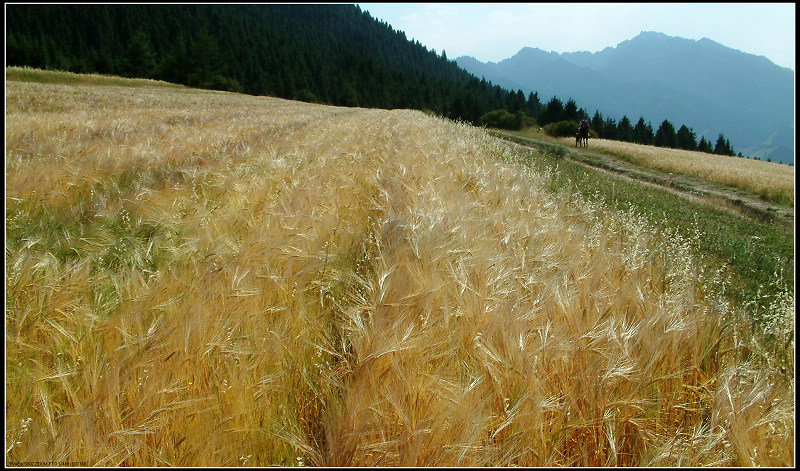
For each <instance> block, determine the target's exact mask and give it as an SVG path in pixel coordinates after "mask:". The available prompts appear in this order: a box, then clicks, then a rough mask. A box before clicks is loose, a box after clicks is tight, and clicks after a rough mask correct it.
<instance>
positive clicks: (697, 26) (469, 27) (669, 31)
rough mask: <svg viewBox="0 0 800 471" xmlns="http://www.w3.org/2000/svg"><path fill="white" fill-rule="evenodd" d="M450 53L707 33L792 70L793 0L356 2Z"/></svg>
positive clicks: (480, 54) (493, 53) (494, 57)
mask: <svg viewBox="0 0 800 471" xmlns="http://www.w3.org/2000/svg"><path fill="white" fill-rule="evenodd" d="M358 5H359V6H360V7H361V10H363V11H368V12H369V13H370V15H371V16H372V17H373V18H377V19H380V20H383V21H385V22H386V23H389V24H390V25H391V26H392V27H393V28H394V29H396V30H400V31H404V32H405V33H406V37H408V39H411V40H414V39H416V40H417V41H419V42H420V43H422V44H423V45H424V46H425V47H427V48H428V49H429V50H435V51H436V52H437V53H439V54H441V52H442V50H444V51H445V52H446V53H447V57H448V58H449V59H455V58H457V57H460V56H472V57H474V58H476V59H478V60H480V61H482V62H499V61H501V60H503V59H507V58H509V57H511V56H513V55H514V54H516V53H517V52H519V50H520V49H522V48H523V47H526V46H527V47H535V48H539V49H542V50H544V51H555V52H558V53H562V52H576V51H589V52H597V51H600V50H602V49H604V48H606V47H609V46H610V47H615V46H616V45H617V44H619V43H621V42H622V41H625V40H628V39H632V38H633V37H635V36H636V35H638V34H639V33H640V32H642V31H657V32H659V33H664V34H666V35H668V36H678V37H681V38H686V39H694V40H698V39H702V38H704V37H705V38H708V39H711V40H713V41H716V42H718V43H720V44H722V45H724V46H727V47H730V48H733V49H738V50H740V51H742V52H746V53H749V54H755V55H758V56H765V57H766V58H767V59H769V60H771V61H772V62H774V63H775V64H777V65H779V66H781V67H789V68H791V69H792V70H794V54H795V46H794V45H795V27H794V25H795V5H794V3H757V4H756V3H751V4H747V3H706V4H702V3H699V4H698V3H661V4H659V3H583V4H581V3H558V4H555V3H382V4H381V3H359V4H358Z"/></svg>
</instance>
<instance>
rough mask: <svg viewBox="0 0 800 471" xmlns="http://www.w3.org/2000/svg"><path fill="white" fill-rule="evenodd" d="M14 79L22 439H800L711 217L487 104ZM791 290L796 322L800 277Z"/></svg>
mask: <svg viewBox="0 0 800 471" xmlns="http://www.w3.org/2000/svg"><path fill="white" fill-rule="evenodd" d="M7 96H8V98H7V111H6V119H7V130H6V141H7V148H6V156H7V157H6V178H7V188H6V205H7V215H6V225H7V242H6V274H7V282H6V296H7V301H6V312H7V313H6V351H7V360H6V365H7V368H6V394H7V405H6V422H7V429H6V441H7V444H8V445H7V450H6V457H7V461H8V462H25V461H73V462H75V461H80V462H86V463H87V464H89V465H105V466H114V465H134V466H156V465H173V466H266V465H286V466H293V465H316V466H353V465H360V466H373V465H377V466H511V465H524V466H570V465H591V466H603V465H644V466H677V465H723V466H724V465H753V464H755V465H764V466H770V465H778V466H788V465H792V464H793V461H794V398H793V379H792V378H791V377H790V376H789V375H790V374H791V373H788V374H787V373H786V372H783V371H781V369H780V366H781V365H779V364H778V363H776V362H775V361H774V360H773V358H772V356H771V355H772V354H771V353H770V352H771V350H770V349H769V348H766V347H767V346H765V345H764V344H763V342H764V340H763V339H764V338H765V337H764V336H763V335H762V334H761V333H759V332H758V331H754V330H753V329H751V327H750V325H749V323H748V321H747V320H746V319H745V316H744V315H743V313H741V312H738V311H737V310H736V309H733V308H732V307H731V306H730V305H729V304H728V302H727V301H726V300H725V299H724V298H722V297H720V296H718V295H717V294H716V293H715V292H714V291H712V290H711V289H710V288H709V287H710V286H718V285H719V284H724V279H719V277H720V276H721V275H720V274H719V273H717V272H709V271H707V270H706V268H705V267H704V266H703V265H702V264H700V263H698V261H697V259H696V258H694V257H693V255H692V251H691V249H690V247H691V246H692V244H694V243H695V241H693V240H691V238H687V237H685V236H681V235H679V234H678V233H673V232H669V231H666V232H664V231H656V230H653V227H652V226H651V225H650V224H649V223H648V221H647V220H645V219H644V218H642V217H641V216H639V215H638V214H637V212H636V211H635V210H633V209H630V210H624V211H623V210H613V209H611V208H609V207H606V206H605V205H603V204H601V203H599V202H597V201H593V200H591V199H587V198H583V197H580V196H578V195H577V194H575V193H573V192H570V191H565V190H563V189H559V190H557V191H555V192H554V191H553V187H552V179H553V175H552V174H550V173H549V172H533V171H530V170H526V168H525V167H522V166H520V165H517V164H515V163H514V162H515V158H516V156H515V152H516V151H515V150H513V149H512V147H511V146H508V145H506V144H503V143H502V142H501V141H499V140H496V139H493V138H491V137H489V136H488V134H487V133H486V132H485V131H483V130H480V129H476V128H471V127H468V126H464V125H461V124H457V123H453V122H450V121H446V120H442V119H438V118H434V117H429V116H426V115H425V114H423V113H421V112H413V111H381V110H363V109H345V108H334V107H324V106H318V105H310V104H304V103H296V102H289V101H283V100H277V99H273V98H266V97H247V96H243V95H236V94H229V93H208V92H199V91H192V90H175V89H168V88H130V89H124V88H120V87H100V86H91V87H84V86H74V85H73V86H65V85H54V84H33V83H24V82H8V83H7ZM774 311H775V312H774V316H775V319H776V322H775V323H774V325H773V328H774V329H775V332H774V335H777V336H781V335H782V336H788V335H790V334H791V331H792V330H793V325H792V320H791V319H792V317H793V313H794V303H793V297H791V299H789V298H787V300H786V304H785V305H781V306H776V307H775V309H774ZM786 322H788V324H786ZM790 350H792V351H793V346H792V347H791V348H790ZM791 362H792V367H793V356H791Z"/></svg>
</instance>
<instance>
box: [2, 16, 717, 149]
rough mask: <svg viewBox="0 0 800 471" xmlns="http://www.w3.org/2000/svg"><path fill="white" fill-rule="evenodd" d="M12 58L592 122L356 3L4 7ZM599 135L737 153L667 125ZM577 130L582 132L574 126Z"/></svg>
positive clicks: (477, 116)
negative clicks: (498, 81) (495, 78)
mask: <svg viewBox="0 0 800 471" xmlns="http://www.w3.org/2000/svg"><path fill="white" fill-rule="evenodd" d="M6 65H7V66H28V67H34V68H40V69H49V70H62V71H68V72H77V73H98V74H108V75H119V76H123V77H135V78H152V79H158V80H163V81H167V82H171V83H178V84H183V85H188V86H191V87H197V88H208V89H215V90H227V91H234V92H240V93H247V94H251V95H268V96H275V97H280V98H287V99H294V100H302V101H308V102H315V103H324V104H331V105H337V106H360V107H366V108H384V109H396V108H411V109H418V110H423V111H429V112H433V113H435V114H438V115H441V116H445V117H448V118H451V119H459V120H463V121H466V122H469V123H472V124H476V125H488V126H496V127H505V128H517V129H519V128H520V127H522V126H524V125H531V124H533V123H534V122H536V123H538V124H539V125H541V126H545V125H547V124H551V123H557V122H562V121H570V122H573V121H574V122H575V124H576V125H577V121H578V120H579V119H580V118H581V117H584V116H586V117H588V113H586V111H585V110H583V109H581V108H578V106H577V104H576V103H575V102H574V101H572V100H569V101H567V102H566V103H563V102H562V101H561V100H560V99H558V98H557V97H553V98H552V99H551V100H550V101H549V102H548V103H547V104H543V103H542V102H541V101H540V98H539V96H538V94H537V93H531V94H529V95H528V96H527V97H526V96H525V95H524V94H523V92H522V91H521V90H518V91H516V92H514V91H509V90H505V89H503V88H501V87H499V86H497V85H493V84H492V83H491V82H487V81H486V80H485V79H478V78H477V77H475V76H473V75H471V74H469V73H468V72H466V71H464V70H463V69H460V68H459V67H458V66H457V65H456V63H455V61H450V60H449V59H448V58H447V55H446V52H445V51H441V54H437V53H436V52H435V51H429V50H428V49H427V48H425V47H424V46H423V45H422V44H420V43H419V42H418V41H410V40H408V38H406V35H405V33H403V32H402V31H396V30H394V29H393V28H392V27H391V26H390V25H388V24H386V23H384V22H382V21H379V20H376V19H374V18H372V17H371V16H370V15H369V13H368V12H364V11H362V10H361V9H360V8H359V7H358V6H356V5H332V4H316V5H210V4H201V5H155V4H151V5H113V4H111V5H94V4H83V5H53V4H51V5H28V4H17V5H6ZM591 122H592V128H593V130H594V132H595V135H597V136H598V137H607V138H610V139H618V140H628V141H632V142H639V143H644V144H651V145H659V146H666V147H676V148H685V149H691V150H702V151H706V152H714V153H719V154H728V155H733V149H731V148H730V144H729V143H728V142H727V140H726V139H725V138H724V137H723V136H721V135H720V140H719V141H718V142H717V145H716V146H714V147H712V146H711V144H710V143H708V142H707V141H705V140H701V142H700V143H697V141H696V137H695V134H694V132H692V131H691V130H690V129H688V128H686V127H685V126H682V127H680V128H679V130H678V131H675V128H674V126H672V124H671V123H669V122H668V121H664V123H662V125H661V126H660V127H659V128H658V129H657V130H656V132H655V133H654V132H653V129H652V126H650V124H649V123H646V124H645V123H644V119H643V118H640V119H639V123H637V124H636V126H631V124H630V121H629V120H628V119H627V117H625V118H623V119H622V120H620V122H619V123H616V122H615V121H614V120H612V119H605V120H604V119H603V118H602V115H601V114H600V112H599V111H598V112H596V113H595V116H594V119H592V120H591ZM573 129H574V127H573Z"/></svg>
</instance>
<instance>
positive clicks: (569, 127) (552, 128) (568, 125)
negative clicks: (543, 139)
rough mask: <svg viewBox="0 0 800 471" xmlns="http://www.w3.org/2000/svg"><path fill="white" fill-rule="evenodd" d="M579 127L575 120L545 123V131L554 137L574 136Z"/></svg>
mask: <svg viewBox="0 0 800 471" xmlns="http://www.w3.org/2000/svg"><path fill="white" fill-rule="evenodd" d="M577 129H578V123H576V122H575V121H569V120H567V121H558V122H556V123H550V124H547V125H545V127H544V132H546V133H547V134H548V135H550V136H553V137H574V136H575V131H576V130H577Z"/></svg>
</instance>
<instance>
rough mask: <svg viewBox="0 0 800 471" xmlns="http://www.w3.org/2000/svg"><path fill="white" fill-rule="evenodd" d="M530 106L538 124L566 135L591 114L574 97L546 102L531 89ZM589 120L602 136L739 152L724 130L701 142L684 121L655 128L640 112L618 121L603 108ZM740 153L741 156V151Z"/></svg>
mask: <svg viewBox="0 0 800 471" xmlns="http://www.w3.org/2000/svg"><path fill="white" fill-rule="evenodd" d="M528 108H529V110H530V112H532V113H538V114H536V115H535V116H537V117H538V123H539V125H541V126H544V128H545V129H546V130H548V131H550V133H551V134H555V135H562V136H564V137H566V136H573V135H574V133H575V129H576V128H577V125H578V122H579V121H580V120H581V119H583V118H587V119H589V114H588V113H587V112H586V110H584V109H583V108H578V106H577V104H576V103H575V101H574V100H572V99H570V100H568V101H567V103H563V102H562V101H561V100H560V99H558V98H557V97H553V98H552V99H551V100H550V101H549V102H548V103H547V104H546V105H543V104H542V103H541V102H540V101H539V97H538V94H536V93H531V94H530V95H529V97H528ZM589 123H590V125H591V128H592V131H593V134H594V135H595V136H596V137H599V138H603V139H613V140H617V141H624V142H633V143H636V144H645V145H650V146H656V147H669V148H673V149H685V150H693V151H700V152H706V153H709V154H719V155H730V156H734V155H736V153H735V152H734V150H733V147H732V146H731V143H730V141H729V140H728V139H727V138H725V136H724V135H723V134H720V135H719V137H718V138H717V140H716V142H714V143H713V144H712V142H711V141H708V140H706V138H705V137H701V138H700V141H699V142H698V140H697V134H696V133H695V132H694V130H693V129H691V128H689V127H688V126H686V125H685V124H684V125H681V126H680V127H679V128H678V130H677V131H676V130H675V126H674V125H673V124H672V123H671V122H669V120H666V119H665V120H664V121H662V122H661V124H660V125H659V126H658V128H657V129H656V130H655V131H653V126H652V124H651V123H650V122H646V121H645V119H644V118H643V117H641V116H640V117H639V120H638V121H637V122H636V124H633V122H632V121H631V120H630V118H628V117H627V116H623V117H622V119H620V120H619V122H617V121H616V120H614V119H612V118H604V117H603V115H602V114H601V113H600V111H595V113H594V115H593V116H592V118H591V119H589ZM739 157H741V153H740V154H739Z"/></svg>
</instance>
